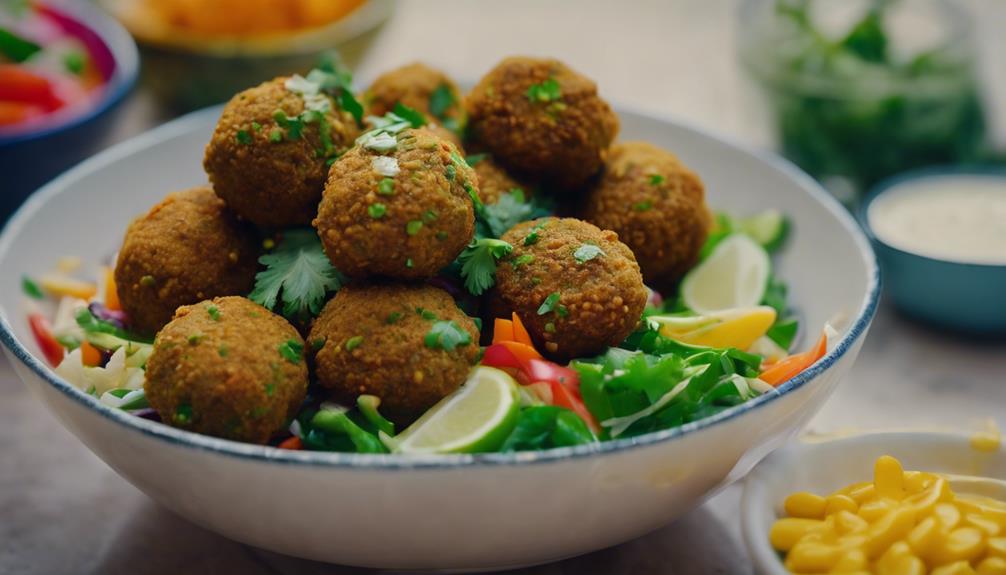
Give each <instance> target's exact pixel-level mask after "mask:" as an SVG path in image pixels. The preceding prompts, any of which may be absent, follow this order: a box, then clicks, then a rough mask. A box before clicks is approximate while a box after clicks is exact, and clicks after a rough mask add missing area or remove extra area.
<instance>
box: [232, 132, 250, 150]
mask: <svg viewBox="0 0 1006 575" xmlns="http://www.w3.org/2000/svg"><path fill="white" fill-rule="evenodd" d="M234 139H235V140H237V142H238V143H239V144H241V145H242V146H247V145H248V144H251V143H252V137H251V134H249V133H248V131H247V130H238V133H237V135H236V136H234Z"/></svg>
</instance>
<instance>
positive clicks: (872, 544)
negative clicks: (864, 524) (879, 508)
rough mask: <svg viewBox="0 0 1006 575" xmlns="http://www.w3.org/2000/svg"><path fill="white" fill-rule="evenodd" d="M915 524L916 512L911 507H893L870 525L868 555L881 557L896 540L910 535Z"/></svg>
mask: <svg viewBox="0 0 1006 575" xmlns="http://www.w3.org/2000/svg"><path fill="white" fill-rule="evenodd" d="M914 526H915V512H914V511H913V510H912V509H911V508H910V507H899V508H897V509H893V510H891V511H890V512H888V513H887V515H884V516H883V517H881V518H880V520H879V521H877V522H876V523H874V524H873V525H871V526H870V529H869V530H868V531H867V532H866V535H867V537H868V540H867V542H866V546H865V547H866V556H867V557H869V558H870V559H874V558H876V557H880V555H881V554H883V553H884V551H886V550H887V548H888V547H890V546H891V545H893V544H894V542H895V541H898V540H899V539H902V538H904V537H906V536H907V535H908V533H909V532H910V531H911V530H912V527H914Z"/></svg>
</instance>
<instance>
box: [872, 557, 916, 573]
mask: <svg viewBox="0 0 1006 575" xmlns="http://www.w3.org/2000/svg"><path fill="white" fill-rule="evenodd" d="M874 573H875V575H926V564H925V563H923V561H922V559H919V558H918V557H915V556H912V555H902V556H900V557H896V558H894V559H893V560H891V561H889V562H887V563H881V562H880V561H878V562H877V565H876V568H875V569H874Z"/></svg>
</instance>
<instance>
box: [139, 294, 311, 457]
mask: <svg viewBox="0 0 1006 575" xmlns="http://www.w3.org/2000/svg"><path fill="white" fill-rule="evenodd" d="M307 383H308V370H307V362H306V361H305V358H304V340H303V339H301V337H300V334H298V333H297V330H296V329H294V327H293V326H292V325H290V324H289V323H288V322H287V321H286V320H285V319H283V318H282V317H280V316H278V315H276V314H274V313H272V312H271V311H269V310H267V309H266V308H264V307H262V306H260V305H258V304H257V303H255V302H253V301H251V300H249V299H246V298H243V297H237V296H232V297H221V298H215V299H213V300H208V301H203V302H200V303H198V304H195V305H190V306H183V307H180V308H178V312H177V313H176V314H175V318H174V319H173V320H171V323H169V324H168V325H166V326H164V329H162V330H161V332H160V333H158V334H157V339H156V340H154V351H153V353H152V354H151V355H150V359H149V360H147V370H146V382H145V383H144V384H143V389H144V390H145V393H146V396H147V401H149V402H150V405H151V407H153V408H154V409H155V410H157V413H158V414H159V415H160V416H161V420H162V421H164V422H165V423H167V424H169V425H171V426H173V427H179V428H181V429H187V430H189V431H195V432H196V433H203V434H206V435H215V436H217V437H225V438H227V439H234V440H237V441H248V442H251V443H265V442H267V441H269V438H270V437H272V436H273V435H274V434H275V433H276V432H277V431H280V430H281V429H283V427H285V426H286V425H287V423H288V422H289V421H290V419H291V418H292V417H293V416H294V415H296V413H297V411H298V410H299V409H300V407H301V404H302V403H303V401H304V396H305V394H306V392H307Z"/></svg>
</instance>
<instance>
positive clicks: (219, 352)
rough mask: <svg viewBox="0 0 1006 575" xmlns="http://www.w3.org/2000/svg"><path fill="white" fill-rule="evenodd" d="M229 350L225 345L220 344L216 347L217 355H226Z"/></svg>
mask: <svg viewBox="0 0 1006 575" xmlns="http://www.w3.org/2000/svg"><path fill="white" fill-rule="evenodd" d="M230 352H231V350H229V349H227V346H226V345H221V346H220V347H218V348H217V355H219V356H220V357H227V355H228V354H230Z"/></svg>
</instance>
